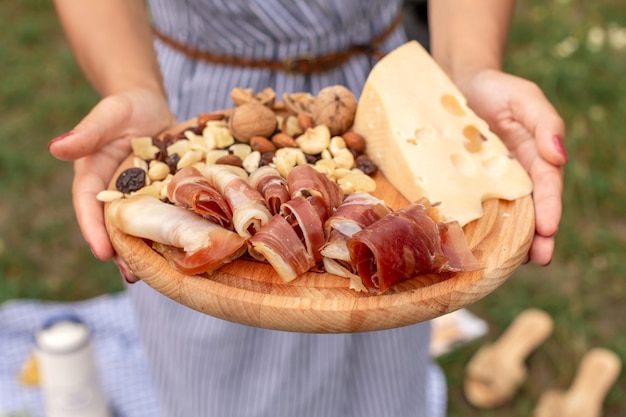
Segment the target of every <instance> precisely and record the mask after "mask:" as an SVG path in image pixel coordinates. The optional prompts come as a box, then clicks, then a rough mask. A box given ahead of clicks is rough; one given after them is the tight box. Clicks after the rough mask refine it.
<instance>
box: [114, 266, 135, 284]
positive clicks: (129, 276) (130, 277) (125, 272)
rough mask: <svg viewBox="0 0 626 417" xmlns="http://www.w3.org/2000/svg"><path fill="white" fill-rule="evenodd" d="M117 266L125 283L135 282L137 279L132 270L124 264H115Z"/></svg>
mask: <svg viewBox="0 0 626 417" xmlns="http://www.w3.org/2000/svg"><path fill="white" fill-rule="evenodd" d="M117 267H118V269H119V270H120V274H121V275H122V278H124V280H125V281H126V282H127V283H129V284H134V283H135V282H137V281H139V280H138V279H137V277H135V275H134V274H133V273H132V272H130V270H129V269H128V268H127V267H126V265H124V264H117Z"/></svg>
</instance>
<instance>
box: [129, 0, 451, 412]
mask: <svg viewBox="0 0 626 417" xmlns="http://www.w3.org/2000/svg"><path fill="white" fill-rule="evenodd" d="M149 5H150V8H151V13H152V17H153V21H154V25H155V27H156V28H157V29H158V30H159V31H160V32H162V33H165V34H167V35H168V36H169V37H171V38H173V39H176V40H177V41H179V42H181V43H184V44H186V45H189V46H191V47H194V48H196V49H199V50H206V51H211V52H213V53H220V54H226V55H230V56H245V57H255V58H258V59H286V58H289V57H294V56H300V55H305V54H321V55H323V54H326V53H329V52H334V51H340V50H343V49H346V48H348V47H349V46H350V45H353V44H360V43H367V42H368V41H369V40H371V39H372V38H373V37H374V36H375V35H376V34H378V33H380V32H382V31H384V30H385V28H387V27H388V26H389V25H390V23H391V22H392V21H393V20H394V19H395V18H396V16H397V14H398V13H399V10H400V7H401V4H400V2H398V1H390V0H342V1H336V0H307V1H294V0H204V1H203V0H185V1H180V0H150V1H149ZM404 41H405V34H404V31H403V30H402V28H401V27H399V28H398V30H396V31H395V32H394V33H393V34H392V35H391V36H389V37H388V38H387V39H386V41H385V42H384V44H383V49H384V51H389V50H391V49H393V48H394V47H396V46H398V45H400V44H401V43H403V42H404ZM156 49H157V53H158V57H159V60H160V63H161V66H162V70H163V75H164V80H165V85H166V88H167V92H168V95H169V100H170V103H171V106H172V108H173V110H174V112H175V114H176V115H177V117H178V118H179V120H185V119H188V118H191V117H194V116H196V115H197V114H198V113H200V112H206V111H212V110H217V109H221V108H227V107H231V106H232V103H231V101H230V96H229V94H230V91H231V90H232V89H233V88H234V87H246V88H248V87H249V88H253V89H255V90H257V91H259V90H260V89H262V88H265V87H272V88H274V89H275V91H276V92H277V93H278V95H279V97H280V96H281V95H282V93H283V92H301V91H308V92H311V93H316V92H317V91H319V90H320V89H321V88H323V87H325V86H327V85H332V84H343V85H346V86H347V87H349V88H350V89H351V90H352V91H354V92H355V93H357V95H358V92H359V91H360V90H361V88H362V86H363V83H364V81H365V78H366V76H367V74H368V72H369V69H370V68H371V65H372V64H373V60H372V58H370V57H368V56H364V55H363V56H356V57H354V58H352V59H351V60H350V61H349V62H348V63H347V64H346V65H344V66H342V67H340V68H337V69H335V70H332V71H329V72H327V73H324V74H321V75H290V74H286V73H282V72H271V71H268V70H258V69H255V70H251V69H246V68H238V67H228V66H224V65H217V64H211V63H206V62H199V61H195V60H192V59H190V58H189V57H187V56H185V55H184V54H182V53H180V52H178V51H176V50H174V49H171V48H170V47H168V46H166V45H164V44H162V43H161V42H159V41H156ZM129 291H130V294H131V297H132V299H133V304H134V307H135V309H136V312H137V318H138V322H139V328H140V336H141V338H142V340H143V342H144V345H145V349H146V355H147V358H148V362H149V364H150V366H151V371H152V376H153V379H154V383H155V387H156V390H157V395H158V400H159V402H160V404H161V407H162V410H163V415H164V416H165V417H171V416H181V417H183V416H184V417H195V416H216V417H239V416H241V417H243V416H268V417H282V416H285V417H306V416H316V417H318V416H358V417H366V416H377V417H382V416H392V417H401V416H427V417H437V416H443V415H444V405H445V382H444V381H443V378H442V376H441V373H440V371H439V370H438V368H437V367H436V366H434V365H433V363H432V362H431V360H430V358H429V355H428V347H429V333H430V327H429V324H428V323H423V324H419V325H414V326H408V327H405V328H400V329H394V330H386V331H378V332H370V333H358V334H340V335H316V334H302V333H290V332H280V331H272V330H264V329H258V328H253V327H248V326H244V325H239V324H233V323H230V322H227V321H223V320H219V319H215V318H213V317H209V316H206V315H202V314H200V313H197V312H195V311H194V310H191V309H189V308H186V307H184V306H181V305H179V304H177V303H176V302H173V301H171V300H169V299H167V298H166V297H164V296H162V295H160V294H159V293H157V292H155V291H154V290H152V289H151V288H150V287H149V286H147V285H145V284H143V283H141V282H140V283H137V284H135V285H132V286H130V287H129ZM129 389H132V387H129Z"/></svg>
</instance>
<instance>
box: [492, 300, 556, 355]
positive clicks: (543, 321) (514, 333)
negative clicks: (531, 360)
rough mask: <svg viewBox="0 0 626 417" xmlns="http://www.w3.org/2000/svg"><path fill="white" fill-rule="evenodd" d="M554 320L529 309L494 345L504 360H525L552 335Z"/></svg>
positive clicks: (544, 313)
mask: <svg viewBox="0 0 626 417" xmlns="http://www.w3.org/2000/svg"><path fill="white" fill-rule="evenodd" d="M553 327H554V325H553V321H552V318H551V317H550V316H549V315H548V314H547V313H546V312H544V311H541V310H537V309H528V310H525V311H523V312H522V313H521V314H520V315H519V316H517V318H516V319H515V320H514V321H513V323H511V325H510V326H509V327H508V328H507V330H506V331H505V332H504V333H503V334H502V336H500V339H498V340H497V341H496V342H495V343H494V347H495V349H497V350H498V351H499V352H501V353H502V357H503V358H507V359H506V360H510V361H512V362H523V361H524V359H525V358H526V357H527V356H528V355H529V354H530V353H531V352H532V351H533V350H535V348H536V347H537V346H539V344H541V343H542V342H543V341H544V340H545V339H547V337H548V336H549V335H550V334H551V333H552V329H553Z"/></svg>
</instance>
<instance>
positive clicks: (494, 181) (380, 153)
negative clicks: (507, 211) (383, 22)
mask: <svg viewBox="0 0 626 417" xmlns="http://www.w3.org/2000/svg"><path fill="white" fill-rule="evenodd" d="M353 130H354V131H355V132H357V133H359V134H361V135H363V136H364V137H365V138H366V141H367V149H368V155H369V156H370V158H371V159H372V160H373V161H374V162H375V163H376V165H377V166H378V167H379V168H380V170H381V171H382V173H383V174H384V175H385V177H386V178H387V180H389V182H390V183H391V184H392V185H393V186H394V187H395V188H396V189H397V190H398V191H399V192H400V193H401V194H402V195H403V196H404V197H405V198H406V199H407V200H409V201H411V202H414V201H417V200H419V199H420V198H421V197H426V198H427V199H428V200H429V201H431V202H432V203H440V204H439V206H438V209H439V212H440V214H441V215H442V216H443V217H444V219H446V220H457V221H458V222H459V223H460V224H461V225H465V224H467V223H468V222H470V221H472V220H475V219H477V218H479V217H481V216H482V214H483V209H482V202H483V201H484V200H486V199H489V198H502V199H506V200H515V199H517V198H520V197H522V196H524V195H527V194H529V193H530V192H531V191H532V182H531V181H530V178H529V177H528V175H527V173H526V171H524V169H523V168H522V166H521V165H520V164H519V162H518V161H517V160H515V159H514V158H511V157H510V155H509V151H508V149H507V148H506V146H505V145H504V144H503V143H502V141H501V140H500V138H498V137H497V136H496V135H495V134H494V133H493V132H491V131H490V130H489V126H488V125H487V123H486V122H485V121H484V120H482V119H481V118H479V117H478V116H477V115H476V114H475V113H474V112H473V111H472V109H470V108H469V107H468V106H467V102H466V100H465V98H464V97H463V95H462V94H461V92H460V91H459V90H458V88H457V87H456V86H455V85H454V83H452V81H451V80H450V79H449V78H448V76H447V75H446V74H445V73H444V72H443V71H442V70H441V69H440V68H439V66H438V65H437V64H436V63H435V61H434V60H433V59H432V57H431V56H430V54H429V53H428V52H427V51H426V50H425V49H424V48H422V47H421V45H420V44H419V43H417V42H415V41H411V42H408V43H406V44H404V45H402V46H400V47H399V48H397V49H396V50H394V51H392V52H391V53H389V54H387V55H386V56H385V57H384V58H383V59H381V60H380V61H379V62H378V63H377V64H376V65H375V66H374V68H373V69H372V71H371V72H370V74H369V76H368V79H367V81H366V83H365V85H364V86H363V90H362V92H361V94H360V98H359V104H358V107H357V112H356V116H355V121H354V125H353Z"/></svg>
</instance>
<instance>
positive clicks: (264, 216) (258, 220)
mask: <svg viewBox="0 0 626 417" xmlns="http://www.w3.org/2000/svg"><path fill="white" fill-rule="evenodd" d="M200 172H201V173H202V175H204V177H205V178H206V179H207V180H208V181H209V184H210V185H211V186H212V187H214V188H215V189H217V190H218V191H219V192H220V194H221V195H222V196H223V197H224V199H225V200H226V202H227V203H228V205H229V207H230V209H231V211H232V213H233V227H234V228H235V230H236V231H237V233H239V234H240V235H241V236H243V237H244V238H248V237H250V236H252V235H254V234H255V233H256V232H257V231H258V230H259V229H260V228H261V227H262V226H263V225H264V224H265V223H267V222H268V221H269V219H270V218H271V217H272V214H271V213H270V211H269V210H268V209H267V207H266V206H265V199H264V198H263V195H261V193H260V192H258V191H257V190H255V189H254V188H253V187H252V186H251V185H250V184H249V183H248V176H247V174H246V172H245V171H244V170H243V169H241V168H237V167H234V166H231V165H206V166H204V167H202V168H201V170H200Z"/></svg>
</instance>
